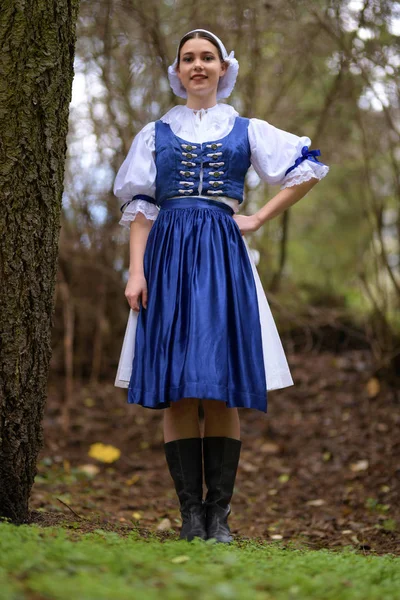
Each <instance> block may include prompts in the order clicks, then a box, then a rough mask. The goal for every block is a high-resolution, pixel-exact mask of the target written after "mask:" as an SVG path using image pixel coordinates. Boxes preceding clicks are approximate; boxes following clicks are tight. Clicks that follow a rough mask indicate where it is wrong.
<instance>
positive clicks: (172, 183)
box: [155, 117, 251, 206]
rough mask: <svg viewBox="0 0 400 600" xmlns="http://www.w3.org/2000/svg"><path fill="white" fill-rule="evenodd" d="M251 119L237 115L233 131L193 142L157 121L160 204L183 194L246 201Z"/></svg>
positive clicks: (157, 200) (158, 193) (156, 136)
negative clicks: (200, 142)
mask: <svg viewBox="0 0 400 600" xmlns="http://www.w3.org/2000/svg"><path fill="white" fill-rule="evenodd" d="M248 126H249V119H245V118H243V117H236V119H235V123H234V126H233V128H232V130H231V132H230V133H229V134H228V135H227V136H225V137H223V138H221V139H220V140H216V141H214V142H205V143H202V144H199V143H191V142H188V141H187V140H183V139H182V138H180V137H178V136H177V135H175V134H174V133H173V132H172V130H171V127H170V126H169V125H168V124H167V123H163V122H162V121H156V124H155V150H156V151H155V161H156V168H157V177H156V203H157V204H158V205H159V206H161V205H162V203H163V201H164V200H167V199H168V198H173V197H179V196H182V197H184V196H200V195H201V196H209V197H210V198H214V199H215V200H217V199H218V196H227V197H228V198H234V199H236V200H238V201H239V204H240V203H242V202H243V188H244V179H245V176H246V173H247V171H248V168H249V167H250V154H251V152H250V144H249V140H248V135H247V129H248Z"/></svg>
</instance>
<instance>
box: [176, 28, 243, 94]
mask: <svg viewBox="0 0 400 600" xmlns="http://www.w3.org/2000/svg"><path fill="white" fill-rule="evenodd" d="M197 32H202V33H208V34H209V35H211V36H212V37H213V38H214V39H215V41H216V42H217V44H218V46H219V48H220V50H221V54H222V58H223V60H224V62H225V63H227V65H228V68H227V71H226V73H225V75H224V76H223V77H220V80H219V83H218V88H217V99H218V100H219V99H220V98H228V96H230V94H231V92H232V90H233V88H234V87H235V83H236V79H237V75H238V71H239V63H238V61H237V60H236V58H235V54H234V52H233V50H232V52H231V53H230V54H229V55H228V53H227V51H226V48H225V46H224V44H223V43H222V42H221V40H220V39H219V38H218V37H217V36H216V35H215V34H214V33H211V31H207V30H206V29H193V31H189V32H188V33H186V34H185V35H188V34H189V33H197ZM183 37H185V36H183ZM182 39H183V38H182ZM178 48H179V46H178ZM177 65H178V52H177V54H176V58H175V60H174V62H173V63H172V65H171V66H170V67H168V79H169V83H170V85H171V87H172V89H173V92H174V94H176V95H177V96H179V97H180V98H187V93H186V90H185V88H184V87H183V85H182V83H181V80H180V79H179V77H178V74H177V71H176V67H177Z"/></svg>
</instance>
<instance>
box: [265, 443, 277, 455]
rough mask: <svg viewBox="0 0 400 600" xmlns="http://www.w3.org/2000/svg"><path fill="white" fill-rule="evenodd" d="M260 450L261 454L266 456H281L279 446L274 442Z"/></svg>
mask: <svg viewBox="0 0 400 600" xmlns="http://www.w3.org/2000/svg"><path fill="white" fill-rule="evenodd" d="M260 450H261V452H265V454H279V446H278V444H274V443H273V442H265V443H264V444H263V445H262V446H261V447H260Z"/></svg>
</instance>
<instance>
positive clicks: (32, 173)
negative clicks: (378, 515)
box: [0, 0, 79, 523]
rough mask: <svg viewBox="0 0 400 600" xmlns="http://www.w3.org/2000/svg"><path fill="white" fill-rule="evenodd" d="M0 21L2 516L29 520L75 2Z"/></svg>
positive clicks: (16, 5)
mask: <svg viewBox="0 0 400 600" xmlns="http://www.w3.org/2000/svg"><path fill="white" fill-rule="evenodd" d="M1 4H2V7H1V12H0V281H1V284H0V516H2V517H8V518H10V519H11V520H12V521H14V522H16V523H22V522H24V521H26V520H27V518H28V501H29V495H30V491H31V488H32V485H33V481H34V477H35V474H36V461H37V456H38V453H39V451H40V449H41V447H42V425H41V421H42V416H43V409H44V405H45V399H46V384H47V375H48V367H49V360H50V353H51V346H50V336H51V323H52V314H53V295H54V288H55V279H56V268H57V250H58V238H59V229H60V212H61V196H62V190H63V178H64V163H65V154H66V138H67V130H68V113H69V104H70V100H71V89H72V78H73V59H74V50H75V29H76V21H77V16H78V6H79V0H2V3H1Z"/></svg>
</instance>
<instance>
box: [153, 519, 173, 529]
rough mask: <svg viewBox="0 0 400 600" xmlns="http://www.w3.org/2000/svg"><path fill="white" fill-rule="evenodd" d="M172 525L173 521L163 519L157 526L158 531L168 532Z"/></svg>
mask: <svg viewBox="0 0 400 600" xmlns="http://www.w3.org/2000/svg"><path fill="white" fill-rule="evenodd" d="M171 527H172V524H171V521H170V520H169V519H167V518H166V519H163V520H162V521H160V523H159V524H158V525H157V530H158V531H166V530H167V529H171Z"/></svg>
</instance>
